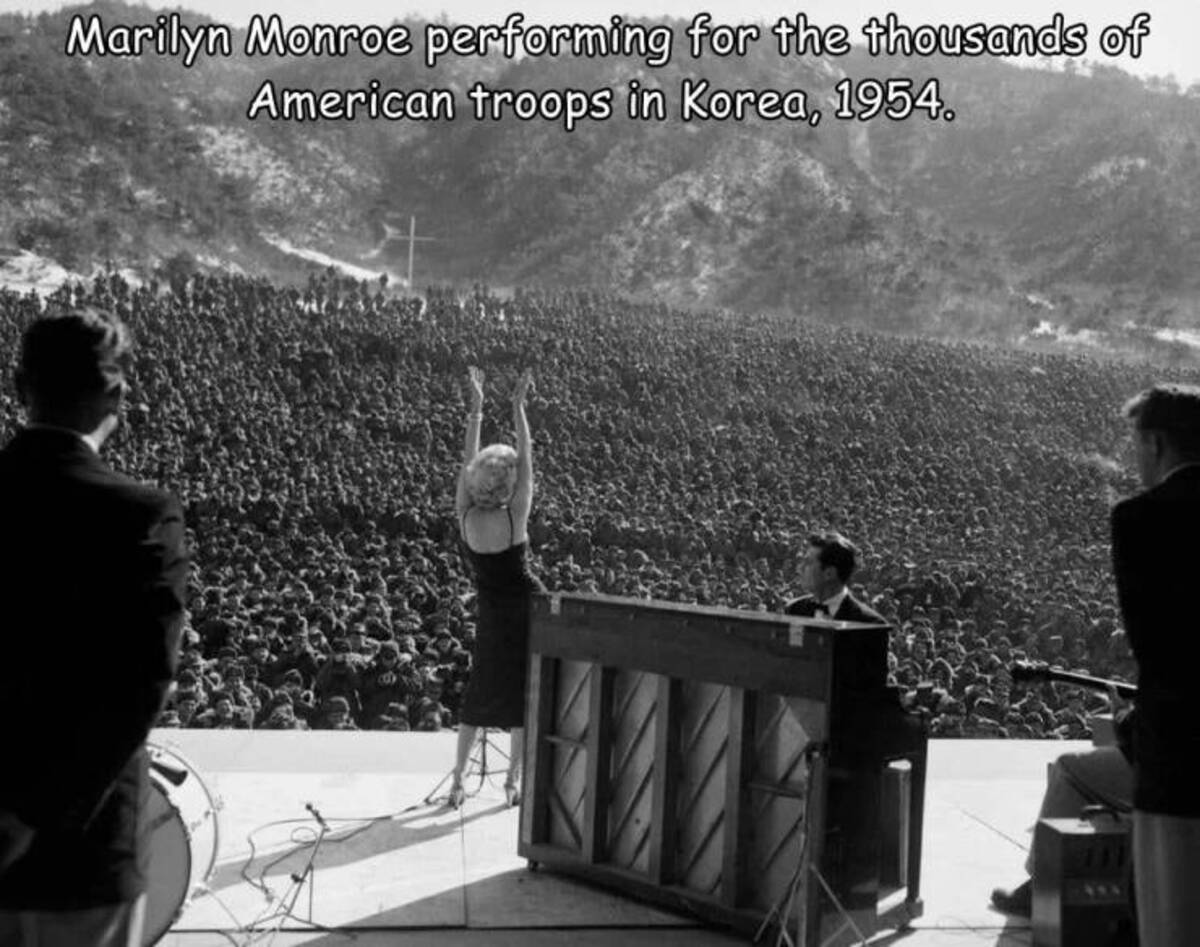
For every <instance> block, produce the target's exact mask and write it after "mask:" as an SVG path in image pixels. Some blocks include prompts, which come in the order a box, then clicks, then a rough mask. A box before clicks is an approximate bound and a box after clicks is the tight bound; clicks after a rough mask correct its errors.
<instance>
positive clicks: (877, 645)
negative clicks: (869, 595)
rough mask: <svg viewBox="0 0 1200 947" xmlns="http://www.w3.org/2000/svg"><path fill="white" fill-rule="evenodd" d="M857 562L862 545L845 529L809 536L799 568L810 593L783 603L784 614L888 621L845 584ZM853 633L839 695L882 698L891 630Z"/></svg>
mask: <svg viewBox="0 0 1200 947" xmlns="http://www.w3.org/2000/svg"><path fill="white" fill-rule="evenodd" d="M857 564H858V550H857V549H856V548H855V547H854V544H853V543H852V542H850V540H848V539H847V538H846V537H845V536H843V535H841V534H840V533H835V532H824V533H814V534H813V535H812V536H809V537H808V548H807V549H806V550H805V553H804V558H803V559H802V560H801V562H800V568H799V570H798V578H799V580H800V586H801V587H802V588H803V589H805V590H806V591H807V593H808V594H807V595H802V596H801V597H800V598H796V599H792V600H791V601H790V602H788V603H787V604H786V605H784V607H783V611H784V613H785V614H787V615H796V616H797V617H800V618H826V619H830V620H832V621H848V622H859V623H862V624H868V625H886V624H887V620H886V619H885V618H884V617H883V616H882V615H880V614H879V613H878V612H877V611H875V609H873V608H871V606H870V605H867V604H865V603H863V602H860V601H859V600H858V599H856V598H855V597H854V596H853V595H852V594H851V593H850V589H849V588H847V586H846V583H847V582H849V581H850V576H852V575H853V574H854V569H855V567H856V566H857ZM850 634H851V637H849V638H848V639H847V641H848V643H847V644H846V645H844V646H843V647H844V648H845V652H844V653H845V654H846V655H847V657H848V658H849V660H848V661H847V662H846V663H845V664H844V666H843V670H842V673H841V674H840V675H839V682H838V684H839V688H838V689H839V693H838V694H835V698H836V699H837V700H839V701H840V700H841V699H842V698H843V697H846V698H849V697H850V695H851V694H858V695H860V696H862V695H869V696H870V697H871V698H872V699H874V698H877V697H878V696H879V694H880V693H881V692H882V691H883V689H884V687H885V686H886V684H887V645H888V642H887V635H885V634H875V633H870V634H866V635H857V634H854V633H850ZM847 709H851V708H847Z"/></svg>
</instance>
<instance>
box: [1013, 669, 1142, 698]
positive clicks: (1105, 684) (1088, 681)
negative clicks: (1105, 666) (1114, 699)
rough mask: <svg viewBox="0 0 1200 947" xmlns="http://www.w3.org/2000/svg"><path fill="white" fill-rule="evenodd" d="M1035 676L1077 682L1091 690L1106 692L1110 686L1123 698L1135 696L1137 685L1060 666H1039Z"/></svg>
mask: <svg viewBox="0 0 1200 947" xmlns="http://www.w3.org/2000/svg"><path fill="white" fill-rule="evenodd" d="M1036 676H1037V677H1039V678H1041V679H1043V680H1047V681H1058V682H1060V683H1062V684H1077V685H1078V686H1080V687H1089V688H1091V689H1092V690H1098V691H1105V692H1107V691H1108V689H1109V688H1110V687H1113V688H1115V689H1116V692H1117V693H1118V694H1119V695H1120V696H1121V697H1125V698H1131V697H1136V696H1137V686H1136V685H1134V684H1126V683H1124V682H1123V681H1109V680H1106V679H1104V678H1102V677H1092V676H1091V675H1090V674H1077V673H1076V672H1074V671H1064V670H1062V669H1060V668H1041V669H1039V670H1038V671H1037V672H1036Z"/></svg>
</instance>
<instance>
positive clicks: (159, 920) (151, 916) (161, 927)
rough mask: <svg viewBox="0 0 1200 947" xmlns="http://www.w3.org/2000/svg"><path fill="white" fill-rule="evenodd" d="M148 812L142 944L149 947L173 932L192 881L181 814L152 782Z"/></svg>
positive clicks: (190, 855)
mask: <svg viewBox="0 0 1200 947" xmlns="http://www.w3.org/2000/svg"><path fill="white" fill-rule="evenodd" d="M145 812H146V823H145V825H146V828H145V831H146V832H147V833H148V834H149V841H148V848H149V851H150V870H149V873H148V876H147V878H146V914H145V920H144V924H143V927H142V944H143V945H144V947H150V945H152V944H156V943H158V941H159V940H161V939H162V937H163V935H164V934H166V933H167V931H168V930H170V929H171V925H172V924H174V923H175V919H176V918H177V917H178V916H179V911H180V909H181V908H182V907H183V903H184V901H185V900H186V899H187V897H188V890H189V888H190V886H191V879H192V844H191V839H190V838H189V836H188V830H187V827H186V826H185V825H184V824H183V818H182V816H180V814H179V810H178V809H176V808H175V806H174V805H173V804H172V803H171V800H170V799H168V798H167V794H166V792H165V791H164V790H163V789H162V787H160V786H159V785H158V784H157V783H156V782H154V781H151V786H150V798H149V800H148V801H147V803H146V807H145Z"/></svg>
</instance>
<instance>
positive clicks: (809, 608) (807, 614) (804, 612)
mask: <svg viewBox="0 0 1200 947" xmlns="http://www.w3.org/2000/svg"><path fill="white" fill-rule="evenodd" d="M816 610H817V600H816V599H815V598H813V597H812V596H811V595H801V596H800V597H799V598H794V599H792V600H791V601H790V602H788V603H787V604H786V605H784V606H783V613H784V614H785V615H798V616H800V617H801V618H811V617H812V614H813V612H815V611H816Z"/></svg>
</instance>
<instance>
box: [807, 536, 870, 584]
mask: <svg viewBox="0 0 1200 947" xmlns="http://www.w3.org/2000/svg"><path fill="white" fill-rule="evenodd" d="M808 544H809V545H810V546H815V547H816V548H817V549H819V550H820V552H819V553H818V555H817V562H819V563H820V564H821V566H822V567H828V566H833V568H834V569H836V570H837V576H838V579H839V580H840V581H841V582H842V583H843V584H844V583H846V582H849V581H850V576H852V575H853V574H854V567H855V565H856V557H857V555H858V550H857V549H855V548H854V543H852V542H850V540H848V539H847V538H846V537H845V536H843V535H842V534H841V533H835V532H824V533H813V534H812V535H811V536H809V537H808Z"/></svg>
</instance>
